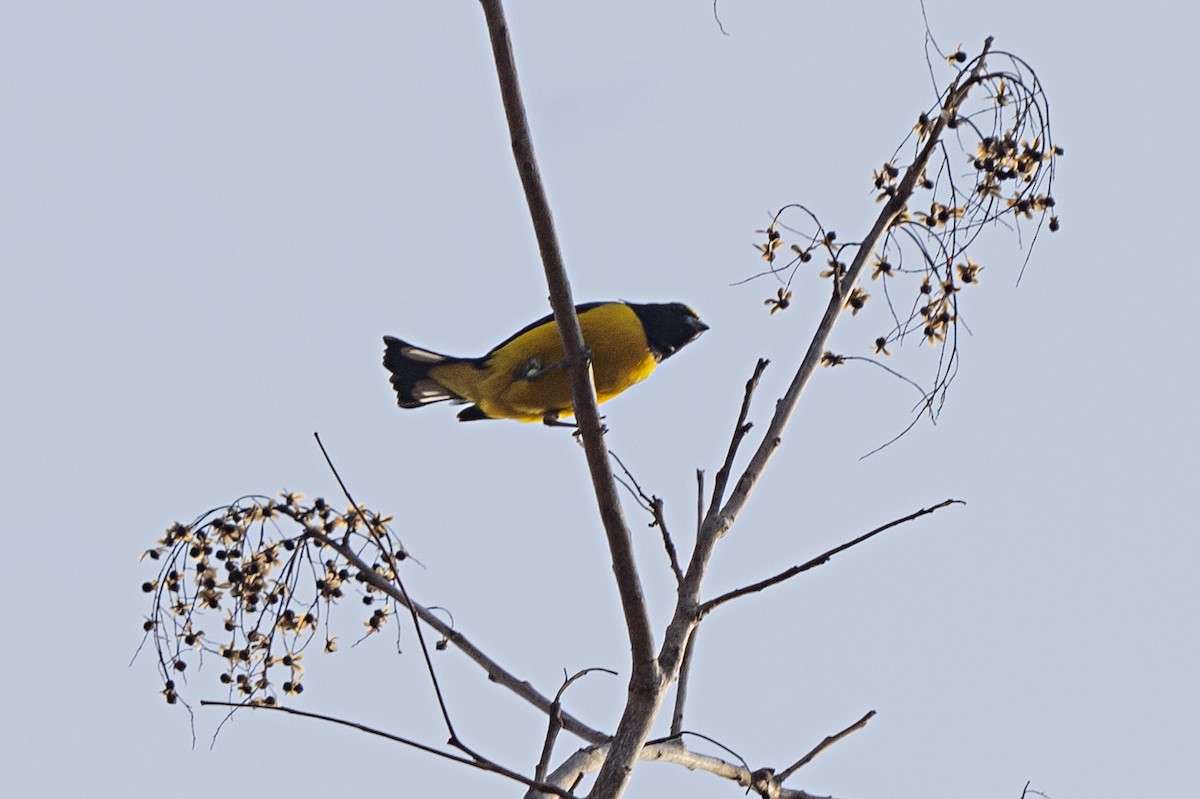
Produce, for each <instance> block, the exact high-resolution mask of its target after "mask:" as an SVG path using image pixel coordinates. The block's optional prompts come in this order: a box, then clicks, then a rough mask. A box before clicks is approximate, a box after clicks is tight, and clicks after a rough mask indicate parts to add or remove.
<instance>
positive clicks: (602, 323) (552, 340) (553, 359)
mask: <svg viewBox="0 0 1200 799" xmlns="http://www.w3.org/2000/svg"><path fill="white" fill-rule="evenodd" d="M575 312H576V314H578V316H579V325H580V327H581V328H582V329H583V341H584V343H585V344H586V345H587V347H588V349H589V350H590V351H591V355H592V373H593V375H594V377H595V381H596V398H597V399H598V400H599V401H600V402H604V401H606V400H610V399H612V398H613V397H615V396H617V395H618V394H620V393H621V392H622V391H624V390H625V389H627V388H629V387H630V386H632V385H633V384H634V383H640V382H641V381H643V380H645V379H646V378H647V377H649V375H650V373H651V372H653V371H654V368H655V367H656V366H658V364H659V362H660V361H662V360H663V359H665V358H669V357H671V356H672V355H673V354H675V352H677V351H678V350H679V349H680V348H681V347H683V346H684V345H686V344H688V343H689V342H691V341H693V340H695V338H696V337H697V336H699V335H700V334H701V333H703V332H704V331H705V330H708V325H706V324H704V323H703V322H701V321H700V317H698V316H697V315H696V312H695V311H693V310H692V309H691V308H689V307H687V306H686V305H684V304H682V303H678V302H671V303H650V304H644V305H640V304H636V303H631V302H591V303H587V304H584V305H577V306H575ZM383 343H384V345H385V350H384V354H383V365H384V366H385V367H386V368H387V370H388V371H389V372H391V373H392V386H393V387H394V388H395V389H396V396H397V397H398V399H399V403H400V407H401V408H419V407H421V406H422V405H428V404H430V403H432V402H442V401H445V400H449V401H450V402H455V403H462V402H470V403H472V405H471V407H469V408H465V409H463V410H462V411H460V412H459V414H458V418H459V421H463V422H469V421H473V420H475V419H517V420H519V421H522V422H545V423H546V424H554V423H555V422H556V421H557V420H558V418H559V417H560V416H570V415H571V414H572V412H573V409H572V407H571V386H570V380H569V378H568V376H567V370H566V362H565V359H564V357H563V348H562V342H561V341H560V340H559V336H558V325H556V324H555V323H554V317H553V316H552V315H550V316H544V317H542V318H541V319H539V320H537V321H536V322H534V323H532V324H530V325H528V326H527V327H525V328H522V329H521V330H518V331H517V332H516V333H514V334H512V335H511V336H509V337H508V338H507V339H505V340H504V341H502V342H501V343H500V344H497V345H496V346H495V347H493V348H492V349H491V351H490V352H488V354H487V355H484V356H483V357H482V358H454V357H451V356H449V355H441V354H439V353H436V352H431V351H430V350H426V349H422V348H420V347H414V346H413V345H412V344H408V343H407V342H404V341H401V340H400V339H398V338H393V337H392V336H384V337H383Z"/></svg>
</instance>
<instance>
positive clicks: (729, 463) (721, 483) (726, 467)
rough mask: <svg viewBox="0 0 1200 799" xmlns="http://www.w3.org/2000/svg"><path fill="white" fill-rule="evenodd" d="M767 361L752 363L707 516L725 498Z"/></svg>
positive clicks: (715, 510) (749, 425)
mask: <svg viewBox="0 0 1200 799" xmlns="http://www.w3.org/2000/svg"><path fill="white" fill-rule="evenodd" d="M769 363H770V361H768V360H767V359H766V358H759V359H758V363H756V364H755V365H754V374H752V375H750V379H749V380H747V381H746V393H745V394H744V395H743V396H742V409H741V410H740V411H739V412H738V420H737V424H736V425H734V427H733V436H732V437H731V438H730V440H729V450H728V452H726V453H725V462H724V463H722V464H721V468H720V469H719V470H717V476H716V478H715V479H714V480H713V492H712V502H711V503H710V504H709V506H708V515H709V516H713V515H715V514H716V512H717V509H718V508H720V507H721V502H722V501H723V500H724V499H725V486H726V485H727V484H728V483H729V475H730V473H731V472H732V471H733V460H734V458H735V457H737V451H738V447H739V446H741V443H742V439H743V438H745V437H746V434H747V433H749V432H750V428H751V427H752V426H753V425H752V424H750V423H747V422H746V417H747V416H749V415H750V401H751V399H753V397H754V389H756V388H757V387H758V381H759V378H761V377H762V373H763V370H764V369H766V368H767V364H769Z"/></svg>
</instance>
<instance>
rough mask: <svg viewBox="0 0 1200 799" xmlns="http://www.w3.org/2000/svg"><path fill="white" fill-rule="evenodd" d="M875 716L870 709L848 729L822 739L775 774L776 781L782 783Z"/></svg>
mask: <svg viewBox="0 0 1200 799" xmlns="http://www.w3.org/2000/svg"><path fill="white" fill-rule="evenodd" d="M874 717H875V711H874V710H869V711H867V714H866V715H865V716H863V717H862V718H861V719H859V720H858V721H856V722H854V723H853V724H851V725H850V726H849V727H847V728H846V729H844V730H842V731H841V732H839V733H836V734H834V735H830V736H829V737H827V738H826V739H825V740H824V741H821V743H819V744H817V745H816V746H815V747H813V750H812V751H811V752H809V753H808V754H807V755H805V756H804V757H802V758H800V759H799V760H797V761H796V762H795V763H793V764H792V765H790V766H788V767H787V768H785V769H784V770H783V771H781V772H779V773H778V774H777V775H775V779H776V781H778V782H780V783H782V782H783V781H784V780H786V779H787V778H788V777H790V776H792V775H793V774H795V773H796V771H797V770H798V769H800V768H802V767H804V766H806V765H808V764H809V763H811V762H812V761H813V758H815V757H816V756H817V755H819V754H821V753H822V752H824V751H825V750H826V749H828V748H829V747H831V746H833V745H834V744H835V743H837V742H838V741H840V740H842V739H843V738H845V737H846V736H847V735H849V734H850V733H852V732H857V731H858V730H861V729H862V728H863V727H865V726H867V722H868V721H870V720H871V719H872V718H874Z"/></svg>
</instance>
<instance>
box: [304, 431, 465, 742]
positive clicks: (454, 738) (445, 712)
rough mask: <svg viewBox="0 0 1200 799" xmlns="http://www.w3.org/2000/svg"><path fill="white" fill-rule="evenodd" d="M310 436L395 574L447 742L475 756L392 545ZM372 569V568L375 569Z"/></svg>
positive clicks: (329, 459) (327, 455) (316, 434)
mask: <svg viewBox="0 0 1200 799" xmlns="http://www.w3.org/2000/svg"><path fill="white" fill-rule="evenodd" d="M313 438H315V439H316V440H317V446H318V447H320V448H321V455H323V456H324V457H325V463H326V464H328V465H329V471H331V472H333V476H334V479H336V480H337V482H338V485H339V486H341V487H342V493H343V494H345V495H346V500H347V501H348V502H349V503H350V505H351V507H353V508H354V512H355V513H356V514H358V517H359V518H360V519H361V520H362V522H363V524H364V525H365V526H366V528H367V529H368V530H369V531H370V533H371V536H372V537H373V539H374V541H375V545H376V548H377V549H379V551H380V552H381V553H382V554H383V556H384V557H385V558H387V560H388V569H389V570H390V571H391V573H392V575H393V576H394V578H395V582H396V587H397V588H398V589H400V594H401V596H402V597H403V604H404V606H405V607H407V608H408V612H409V614H410V615H411V616H412V622H413V629H414V630H416V633H417V642H418V643H419V644H420V647H421V655H422V656H423V657H424V659H425V669H426V671H427V672H428V673H429V681H430V682H431V683H433V692H434V694H435V695H436V696H437V703H438V708H439V709H440V710H441V711H442V719H443V720H444V721H445V722H446V731H447V732H449V733H450V743H451V744H452V745H454V746H457V747H458V748H460V749H462V750H463V751H464V752H467V753H468V754H471V755H472V756H474V753H473V752H471V751H470V750H469V749H467V748H466V747H465V746H464V745H462V744H461V742H460V741H459V740H458V734H457V733H456V732H455V731H454V723H453V722H452V721H450V711H449V709H447V707H446V700H445V697H443V696H442V686H441V685H440V684H439V683H438V678H437V671H436V670H435V669H434V668H433V658H431V657H430V656H429V647H428V645H426V643H425V634H424V633H423V632H422V631H421V620H420V618H419V617H418V616H417V611H416V608H415V607H414V604H415V603H413V601H412V600H411V599H409V596H408V591H407V589H405V587H404V581H403V580H401V579H400V569H399V567H398V564H397V563H396V561H395V557H394V555H393V554H392V551H391V548H390V547H387V546H384V545H383V541H382V540H381V539H380V538H379V534H378V532H377V531H376V530H375V525H374V524H373V523H372V522H371V521H370V520H369V519H368V518H367V516H366V513H364V512H363V509H362V506H361V505H359V504H358V503H357V502H355V501H354V497H352V496H350V489H349V488H347V487H346V483H345V481H343V480H342V476H341V475H340V474H338V470H337V467H336V466H334V465H333V459H332V458H330V457H329V452H328V451H327V450H326V449H325V444H324V443H323V442H322V441H321V435H320V434H319V433H315V432H314V433H313ZM371 571H374V569H372V570H371Z"/></svg>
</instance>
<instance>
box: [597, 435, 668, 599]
mask: <svg viewBox="0 0 1200 799" xmlns="http://www.w3.org/2000/svg"><path fill="white" fill-rule="evenodd" d="M608 454H609V455H612V457H613V460H615V461H616V462H617V465H618V466H620V467H621V471H622V472H624V473H625V476H626V477H627V478H629V483H630V485H626V488H628V489H629V491H630V493H632V494H634V496H636V497H637V498H638V500H639V504H640V505H641V506H642V507H643V508H645V509H646V510H648V511H649V512H650V518H651V522H650V526H651V527H657V528H658V530H659V532H660V533H662V539H663V548H664V549H665V550H666V551H667V560H668V561H669V562H670V564H671V573H672V574H674V575H675V584H676V585H679V584H680V583H682V582H683V572H682V571H681V570H680V568H679V557H678V555H677V554H676V551H675V542H674V541H673V540H672V539H671V533H670V531H668V530H667V520H666V517H665V516H664V514H663V501H662V498H661V497H656V496H653V495H648V494H647V493H646V492H645V491H643V490H642V486H641V484H640V483H638V481H637V478H636V477H634V476H633V472H631V471H629V467H628V466H626V465H625V462H624V461H622V460H621V459H620V458H619V457H617V453H615V452H613V451H612V450H609V451H608ZM617 479H618V480H620V478H617ZM622 482H624V481H622Z"/></svg>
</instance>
